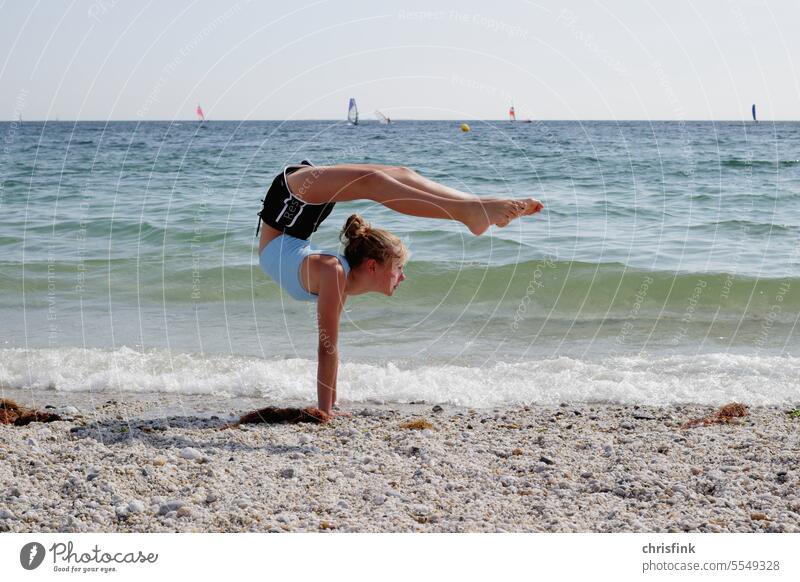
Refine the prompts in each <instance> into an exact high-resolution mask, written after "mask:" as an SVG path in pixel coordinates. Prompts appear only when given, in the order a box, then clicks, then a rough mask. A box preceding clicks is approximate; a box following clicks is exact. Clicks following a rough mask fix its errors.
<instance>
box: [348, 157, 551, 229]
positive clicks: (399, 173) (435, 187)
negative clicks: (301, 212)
mask: <svg viewBox="0 0 800 582" xmlns="http://www.w3.org/2000/svg"><path fill="white" fill-rule="evenodd" d="M345 165H348V166H351V167H356V168H358V167H362V168H367V169H372V170H380V171H382V172H384V173H386V174H388V175H389V176H391V177H392V178H394V179H395V180H398V181H400V182H402V183H403V184H405V185H406V186H412V187H413V188H417V189H418V190H424V191H425V192H430V193H431V194H434V195H436V196H439V197H441V198H450V199H452V200H473V201H474V200H481V201H484V202H488V201H492V200H503V198H496V197H493V196H487V197H483V198H479V197H478V196H476V195H475V194H469V193H467V192H462V191H461V190H456V189H455V188H450V187H449V186H445V185H444V184H440V183H439V182H434V181H433V180H430V179H428V178H426V177H424V176H422V175H420V174H418V173H417V172H416V171H414V170H412V169H411V168H406V167H403V166H388V165H384V164H345ZM519 202H524V204H525V206H524V207H522V206H521V205H520V208H521V211H520V213H519V216H527V215H530V214H535V213H537V212H539V211H540V210H541V209H542V208H544V205H543V204H542V203H541V202H539V201H538V200H536V199H534V198H528V199H526V200H522V201H519ZM515 218H516V217H515ZM508 222H509V221H504V222H498V223H496V224H497V226H501V227H503V226H506V225H507V224H508Z"/></svg>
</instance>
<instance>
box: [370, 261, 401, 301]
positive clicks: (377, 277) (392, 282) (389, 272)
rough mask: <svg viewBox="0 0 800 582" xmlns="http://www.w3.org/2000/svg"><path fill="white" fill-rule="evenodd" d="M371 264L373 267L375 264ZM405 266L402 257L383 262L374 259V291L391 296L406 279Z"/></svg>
mask: <svg viewBox="0 0 800 582" xmlns="http://www.w3.org/2000/svg"><path fill="white" fill-rule="evenodd" d="M370 266H371V267H372V266H373V265H370ZM403 267H404V265H403V263H402V262H401V260H400V259H391V260H388V261H384V263H383V264H381V263H379V262H377V261H374V269H375V270H374V273H373V277H374V279H373V281H374V283H375V289H374V291H377V292H378V293H383V294H384V295H388V296H389V297H391V296H392V294H393V293H394V291H395V289H397V286H398V285H400V283H401V282H402V281H405V279H406V275H405V273H403Z"/></svg>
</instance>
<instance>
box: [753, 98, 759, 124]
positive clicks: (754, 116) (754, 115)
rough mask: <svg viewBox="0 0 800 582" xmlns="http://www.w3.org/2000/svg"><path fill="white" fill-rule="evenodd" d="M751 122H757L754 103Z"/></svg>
mask: <svg viewBox="0 0 800 582" xmlns="http://www.w3.org/2000/svg"><path fill="white" fill-rule="evenodd" d="M753 121H755V122H756V123H757V122H758V119H756V104H755V103H753Z"/></svg>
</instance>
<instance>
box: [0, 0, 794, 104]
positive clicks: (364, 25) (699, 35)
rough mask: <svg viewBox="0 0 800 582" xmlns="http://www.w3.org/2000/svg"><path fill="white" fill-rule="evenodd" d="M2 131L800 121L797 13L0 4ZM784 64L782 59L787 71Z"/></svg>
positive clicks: (671, 5)
mask: <svg viewBox="0 0 800 582" xmlns="http://www.w3.org/2000/svg"><path fill="white" fill-rule="evenodd" d="M0 15H1V17H0V47H1V48H0V119H5V120H9V119H17V118H18V116H19V115H21V116H22V118H23V119H25V120H36V119H55V118H56V117H58V118H60V119H61V120H68V119H70V120H71V119H80V120H108V119H111V120H157V119H192V118H194V110H195V107H196V106H197V104H198V103H201V104H202V106H203V108H204V109H205V112H206V116H207V117H208V118H209V119H212V120H214V119H340V118H344V117H345V116H346V110H347V102H348V99H349V98H350V97H355V98H356V100H357V102H358V104H359V109H360V110H361V113H362V117H365V118H372V117H373V111H374V110H375V109H380V110H381V111H383V112H384V113H386V114H387V115H389V116H391V117H392V118H395V119H502V118H505V116H506V113H507V111H508V107H509V105H510V104H511V101H512V100H513V102H514V104H515V106H516V108H517V116H518V118H531V119H568V120H571V119H610V120H624V119H677V120H692V119H714V120H722V119H732V120H740V119H746V118H749V116H750V106H751V104H752V103H756V104H757V105H758V109H759V117H760V118H761V119H762V120H772V119H774V120H795V119H800V80H798V74H797V65H796V63H795V60H797V61H798V62H800V35H798V34H797V26H798V23H800V2H798V1H797V0H778V1H766V0H693V1H690V0H670V1H655V0H641V1H634V0H627V1H622V0H608V1H603V2H599V1H598V2H594V1H588V0H587V1H570V0H566V1H565V0H561V1H554V0H536V1H531V2H528V1H525V0H495V1H492V2H487V1H486V0H481V1H473V0H464V1H456V0H446V1H436V0H403V1H402V2H394V1H386V2H381V1H378V0H371V1H369V0H357V1H355V0H354V1H346V0H317V1H308V0H299V1H298V2H296V3H289V2H277V1H271V0H269V1H258V0H251V1H246V0H240V1H239V2H230V3H225V2H220V1H216V2H214V1H210V0H197V1H193V2H192V1H176V2H171V1H170V2H156V1H154V0H150V1H148V0H142V1H131V0H95V1H94V2H92V1H86V0H74V1H69V2H67V1H58V0H53V1H47V2H43V1H41V0H38V1H37V0H10V1H5V2H2V0H0ZM793 59H795V60H793Z"/></svg>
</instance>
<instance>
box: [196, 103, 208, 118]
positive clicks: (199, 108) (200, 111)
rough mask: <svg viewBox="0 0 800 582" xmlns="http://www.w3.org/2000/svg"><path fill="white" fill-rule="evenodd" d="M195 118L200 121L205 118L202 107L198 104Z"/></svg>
mask: <svg viewBox="0 0 800 582" xmlns="http://www.w3.org/2000/svg"><path fill="white" fill-rule="evenodd" d="M197 118H198V119H199V120H200V121H205V120H206V116H205V115H203V108H202V107H200V106H199V105H198V106H197Z"/></svg>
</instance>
